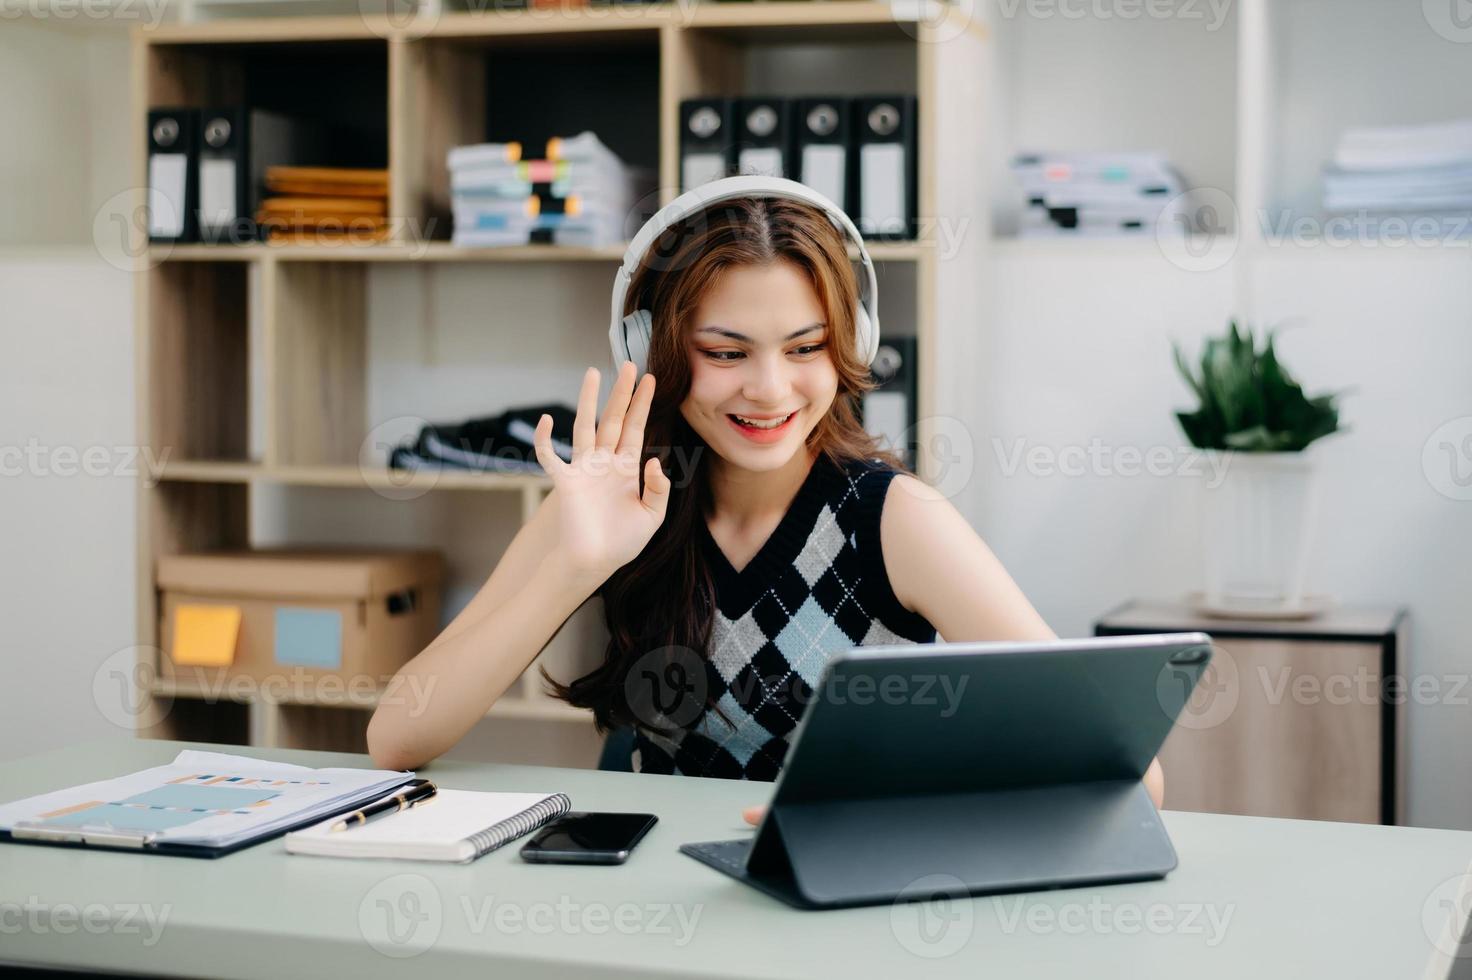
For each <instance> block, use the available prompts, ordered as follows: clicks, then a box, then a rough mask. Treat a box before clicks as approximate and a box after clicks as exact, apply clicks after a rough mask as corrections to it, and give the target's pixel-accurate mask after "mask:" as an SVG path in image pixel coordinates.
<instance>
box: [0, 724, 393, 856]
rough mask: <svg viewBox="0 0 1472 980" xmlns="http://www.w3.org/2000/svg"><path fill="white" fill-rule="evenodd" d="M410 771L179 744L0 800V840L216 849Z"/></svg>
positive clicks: (339, 808)
mask: <svg viewBox="0 0 1472 980" xmlns="http://www.w3.org/2000/svg"><path fill="white" fill-rule="evenodd" d="M413 775H414V774H413V773H407V772H391V771H388V770H382V769H309V768H307V767H305V766H295V765H288V764H286V763H281V762H267V761H265V760H263V759H252V758H249V757H247V756H239V755H228V754H225V753H221V752H201V751H197V750H193V749H186V750H184V751H182V752H180V753H179V754H178V756H176V757H175V759H174V761H173V762H171V763H169V764H168V765H163V766H156V767H154V768H152V769H145V770H143V771H142V772H135V773H131V774H129V775H126V776H117V777H115V778H112V779H104V780H101V781H99V782H95V783H87V784H85V785H82V786H73V787H70V788H67V789H58V790H55V791H53V792H49V793H43V794H41V795H40V796H32V797H30V798H28V799H23V800H17V801H15V802H13V803H7V804H4V805H0V839H7V840H16V841H35V842H39V843H56V844H84V845H89V846H100V847H117V848H130V849H135V850H145V851H156V852H160V853H172V854H183V855H188V856H194V857H218V856H220V855H221V854H226V853H229V852H230V851H233V850H236V849H238V848H241V847H246V846H248V845H250V844H255V843H258V842H260V841H263V840H267V839H269V838H272V837H275V836H277V835H279V834H282V833H285V832H286V831H288V830H292V829H295V828H297V827H302V826H306V825H309V824H312V823H316V822H318V821H320V820H322V819H324V818H326V817H329V816H333V815H336V814H339V813H344V812H349V811H352V810H354V809H357V808H358V807H359V806H361V805H362V804H364V803H369V802H372V801H373V800H377V799H380V798H382V797H385V796H387V795H389V793H390V792H391V791H393V790H394V789H397V788H398V787H399V786H402V785H403V784H404V783H406V782H408V781H409V780H410V779H412V778H413Z"/></svg>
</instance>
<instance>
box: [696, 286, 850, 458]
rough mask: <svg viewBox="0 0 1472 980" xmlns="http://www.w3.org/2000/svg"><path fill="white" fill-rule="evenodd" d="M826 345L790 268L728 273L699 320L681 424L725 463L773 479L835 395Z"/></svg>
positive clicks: (808, 293) (816, 312)
mask: <svg viewBox="0 0 1472 980" xmlns="http://www.w3.org/2000/svg"><path fill="white" fill-rule="evenodd" d="M830 336H831V334H830V331H829V330H828V328H827V325H826V324H825V323H824V317H823V306H822V304H821V303H820V302H819V301H818V295H817V293H816V292H815V291H814V289H813V286H812V284H811V283H810V282H809V281H808V278H807V276H806V275H805V274H804V273H803V270H802V269H801V267H799V266H798V265H796V264H795V263H793V262H790V261H787V260H779V261H777V262H773V263H771V264H769V265H741V266H733V267H731V268H729V269H727V270H725V271H724V272H722V273H721V274H720V275H719V276H718V277H717V278H716V280H715V282H714V283H713V284H712V286H711V288H709V289H708V290H706V293H705V296H704V297H703V299H702V301H701V303H700V306H699V308H698V309H697V310H696V311H695V323H694V324H693V325H692V327H691V332H690V334H689V337H688V340H687V344H688V350H689V355H690V375H691V379H690V393H689V394H688V395H687V396H686V397H685V400H684V402H683V403H682V404H681V405H680V412H681V414H683V415H684V416H685V420H686V421H687V422H689V423H690V427H691V428H693V429H694V430H695V431H696V432H698V433H699V434H700V436H701V438H703V439H704V440H705V441H706V444H707V445H709V446H710V447H711V448H712V449H714V450H715V451H716V452H717V453H718V454H719V455H720V456H721V458H723V459H724V460H726V462H728V463H731V464H733V465H735V466H740V467H742V468H743V469H748V470H774V469H777V468H778V467H780V466H782V465H783V464H784V463H786V462H788V461H789V460H790V459H792V457H793V454H794V453H796V452H797V450H798V449H800V448H801V447H802V446H803V445H804V442H805V441H806V439H807V437H808V434H809V433H810V432H812V431H813V429H814V428H815V427H816V426H817V424H818V423H819V422H820V421H821V420H822V419H823V417H824V416H825V415H827V414H828V409H829V406H831V405H832V404H833V399H834V396H835V395H836V394H837V392H838V371H837V370H836V369H835V368H834V366H833V360H832V358H831V357H830V356H829V351H828V343H829V339H830ZM737 416H741V417H742V418H744V419H748V420H751V421H754V422H757V423H759V425H749V424H746V423H745V422H742V421H740V420H739V419H738V418H737ZM784 417H785V418H786V421H785V422H781V420H782V419H783V418H784ZM778 422H781V424H780V425H777V427H776V428H763V427H761V426H772V425H774V424H776V423H778Z"/></svg>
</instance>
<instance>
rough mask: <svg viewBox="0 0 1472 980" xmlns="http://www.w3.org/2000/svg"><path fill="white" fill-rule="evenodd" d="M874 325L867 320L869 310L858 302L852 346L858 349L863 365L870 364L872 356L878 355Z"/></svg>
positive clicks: (861, 302) (862, 303) (855, 311)
mask: <svg viewBox="0 0 1472 980" xmlns="http://www.w3.org/2000/svg"><path fill="white" fill-rule="evenodd" d="M874 334H875V329H874V323H873V321H872V320H870V319H869V309H868V307H866V306H865V305H864V301H863V300H859V302H858V305H857V307H856V308H855V310H854V340H855V344H854V346H855V347H857V348H858V352H859V357H860V358H862V359H863V361H864V363H865V364H872V363H873V361H874V355H875V354H876V353H878V349H879V345H878V344H877V343H876V342H875V337H874Z"/></svg>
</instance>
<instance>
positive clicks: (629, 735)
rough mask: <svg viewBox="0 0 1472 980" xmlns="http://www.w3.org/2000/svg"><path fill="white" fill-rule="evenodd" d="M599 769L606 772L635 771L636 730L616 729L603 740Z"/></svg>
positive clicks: (599, 756)
mask: <svg viewBox="0 0 1472 980" xmlns="http://www.w3.org/2000/svg"><path fill="white" fill-rule="evenodd" d="M598 768H599V769H600V770H602V771H604V772H633V771H634V730H633V729H632V728H615V729H613V730H612V731H610V732H609V733H608V735H607V736H606V737H605V738H604V739H603V751H602V752H600V753H599V755H598Z"/></svg>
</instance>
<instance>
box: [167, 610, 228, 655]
mask: <svg viewBox="0 0 1472 980" xmlns="http://www.w3.org/2000/svg"><path fill="white" fill-rule="evenodd" d="M239 635H240V607H239V606H192V605H180V606H178V607H176V608H175V609H174V654H173V655H174V663H176V664H185V665H188V666H194V667H224V666H226V665H228V664H230V663H231V662H232V661H233V660H234V659H235V640H236V638H237V637H238V636H239Z"/></svg>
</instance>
